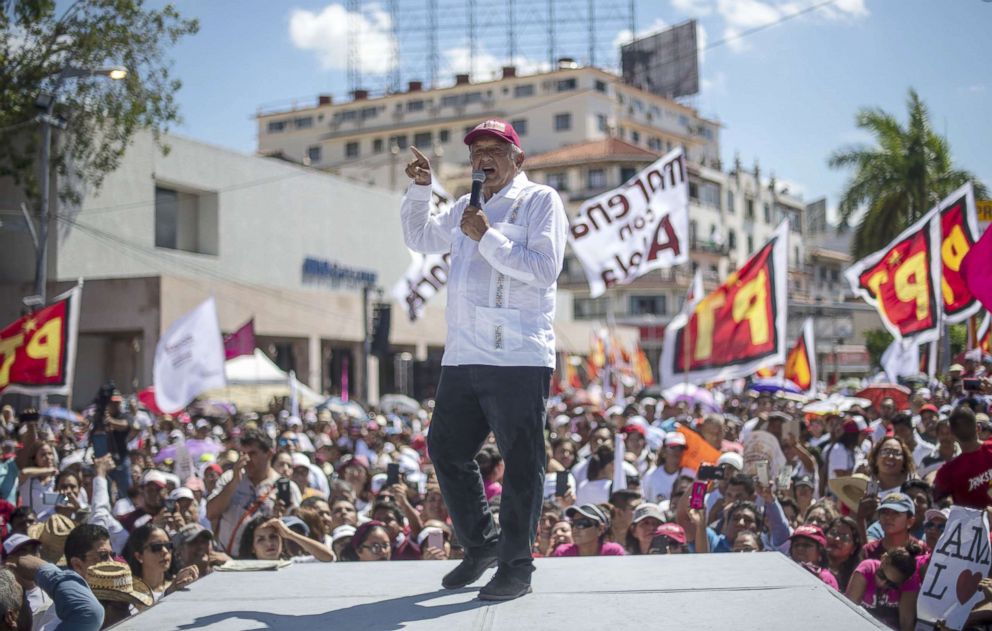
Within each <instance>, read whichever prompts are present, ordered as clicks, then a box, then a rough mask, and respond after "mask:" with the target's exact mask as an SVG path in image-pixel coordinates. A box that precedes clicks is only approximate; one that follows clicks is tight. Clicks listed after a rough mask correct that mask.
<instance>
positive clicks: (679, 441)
mask: <svg viewBox="0 0 992 631" xmlns="http://www.w3.org/2000/svg"><path fill="white" fill-rule="evenodd" d="M685 446H686V442H685V436H683V435H682V434H681V432H668V433H667V434H665V447H685Z"/></svg>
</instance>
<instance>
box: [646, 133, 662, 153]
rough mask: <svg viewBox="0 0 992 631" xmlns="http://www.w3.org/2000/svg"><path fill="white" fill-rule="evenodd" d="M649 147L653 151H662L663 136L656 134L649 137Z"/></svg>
mask: <svg viewBox="0 0 992 631" xmlns="http://www.w3.org/2000/svg"><path fill="white" fill-rule="evenodd" d="M648 149H650V150H651V151H661V138H656V137H654V136H651V137H650V138H648Z"/></svg>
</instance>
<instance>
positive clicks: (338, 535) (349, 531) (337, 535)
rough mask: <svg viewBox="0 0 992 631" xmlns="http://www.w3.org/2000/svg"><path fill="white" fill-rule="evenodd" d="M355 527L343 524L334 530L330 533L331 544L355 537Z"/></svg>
mask: <svg viewBox="0 0 992 631" xmlns="http://www.w3.org/2000/svg"><path fill="white" fill-rule="evenodd" d="M355 530H356V529H355V527H354V526H352V525H349V524H343V525H341V526H338V527H337V528H335V529H334V532H332V533H331V543H337V542H338V541H341V540H342V539H347V538H349V537H354V536H355Z"/></svg>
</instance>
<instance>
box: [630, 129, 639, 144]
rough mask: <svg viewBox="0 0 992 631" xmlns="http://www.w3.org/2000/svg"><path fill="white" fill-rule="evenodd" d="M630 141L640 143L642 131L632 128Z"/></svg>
mask: <svg viewBox="0 0 992 631" xmlns="http://www.w3.org/2000/svg"><path fill="white" fill-rule="evenodd" d="M630 142H632V143H634V144H635V145H637V144H640V142H641V132H639V131H636V130H631V132H630Z"/></svg>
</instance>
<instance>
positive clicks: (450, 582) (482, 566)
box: [441, 552, 497, 589]
mask: <svg viewBox="0 0 992 631" xmlns="http://www.w3.org/2000/svg"><path fill="white" fill-rule="evenodd" d="M496 563H497V560H496V553H495V552H492V553H486V554H480V555H478V556H475V557H465V558H464V559H462V562H461V563H459V564H458V567H456V568H455V569H453V570H451V571H450V572H448V573H447V574H445V575H444V578H442V579H441V587H444V588H445V589H459V588H461V587H465V586H466V585H470V584H472V583H474V582H476V581H477V580H479V577H481V576H482V575H483V574H484V573H485V571H486V570H488V569H489V568H491V567H495V566H496Z"/></svg>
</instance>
